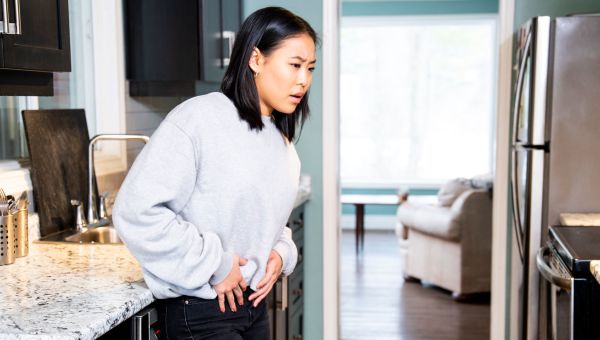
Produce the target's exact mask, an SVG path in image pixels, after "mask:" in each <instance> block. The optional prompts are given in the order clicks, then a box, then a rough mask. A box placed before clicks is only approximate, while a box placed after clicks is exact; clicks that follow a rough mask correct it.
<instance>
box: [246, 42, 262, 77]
mask: <svg viewBox="0 0 600 340" xmlns="http://www.w3.org/2000/svg"><path fill="white" fill-rule="evenodd" d="M263 62H264V57H263V55H262V53H260V50H259V49H258V48H256V47H255V48H254V49H253V50H252V54H251V55H250V60H249V61H248V66H250V69H251V70H252V72H253V73H254V75H255V76H256V75H257V74H258V73H260V71H261V69H262V64H263Z"/></svg>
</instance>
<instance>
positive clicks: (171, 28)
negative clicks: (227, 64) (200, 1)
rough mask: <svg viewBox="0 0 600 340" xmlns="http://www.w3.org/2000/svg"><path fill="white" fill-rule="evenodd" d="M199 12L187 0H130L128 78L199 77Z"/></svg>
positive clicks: (127, 42) (148, 79) (127, 17)
mask: <svg viewBox="0 0 600 340" xmlns="http://www.w3.org/2000/svg"><path fill="white" fill-rule="evenodd" d="M197 11H198V5H197V4H196V3H195V2H193V1H187V0H185V1H164V0H127V1H126V2H125V17H126V32H127V40H126V44H127V79H129V80H144V81H160V82H168V81H179V80H181V81H183V80H187V81H195V80H197V79H198V31H197V27H196V25H197Z"/></svg>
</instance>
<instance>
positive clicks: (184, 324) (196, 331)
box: [157, 288, 271, 340]
mask: <svg viewBox="0 0 600 340" xmlns="http://www.w3.org/2000/svg"><path fill="white" fill-rule="evenodd" d="M251 293H252V290H251V289H249V288H248V289H246V292H244V304H243V305H242V306H240V305H239V304H237V302H236V306H237V312H233V311H231V309H230V308H229V304H228V302H227V299H226V300H225V313H222V312H221V310H220V309H219V302H218V300H217V299H211V300H206V299H200V298H196V297H191V296H180V297H177V298H172V299H164V300H158V301H157V302H158V303H157V307H158V317H159V321H160V324H161V329H162V332H161V338H163V339H168V340H174V339H194V340H197V339H211V340H213V339H214V340H269V339H271V334H270V327H269V318H268V313H267V304H266V302H265V301H264V300H263V301H261V302H260V303H259V304H258V306H256V308H255V307H254V306H252V304H251V303H250V301H248V296H250V294H251Z"/></svg>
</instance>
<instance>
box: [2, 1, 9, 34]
mask: <svg viewBox="0 0 600 340" xmlns="http://www.w3.org/2000/svg"><path fill="white" fill-rule="evenodd" d="M2 13H3V14H4V18H3V19H4V21H3V22H2V28H3V30H2V32H3V33H4V34H9V32H8V24H9V22H10V18H9V14H8V0H2Z"/></svg>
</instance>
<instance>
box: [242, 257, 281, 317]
mask: <svg viewBox="0 0 600 340" xmlns="http://www.w3.org/2000/svg"><path fill="white" fill-rule="evenodd" d="M282 267H283V260H282V259H281V256H280V255H279V254H278V253H277V252H276V251H275V250H271V255H269V260H268V261H267V272H266V273H265V276H264V277H263V279H262V280H260V282H259V283H258V284H257V285H256V291H255V292H254V293H252V294H251V295H250V296H249V297H248V300H250V301H253V305H254V306H255V307H256V306H258V304H259V303H260V301H261V300H262V299H264V298H265V297H266V296H267V295H268V294H269V292H270V291H271V289H272V288H273V285H274V284H275V282H277V279H278V278H279V275H281V268H282Z"/></svg>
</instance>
